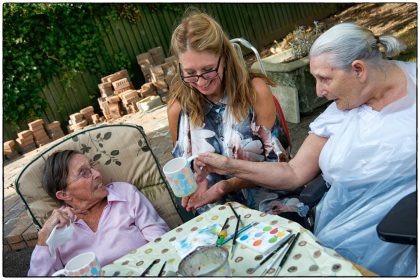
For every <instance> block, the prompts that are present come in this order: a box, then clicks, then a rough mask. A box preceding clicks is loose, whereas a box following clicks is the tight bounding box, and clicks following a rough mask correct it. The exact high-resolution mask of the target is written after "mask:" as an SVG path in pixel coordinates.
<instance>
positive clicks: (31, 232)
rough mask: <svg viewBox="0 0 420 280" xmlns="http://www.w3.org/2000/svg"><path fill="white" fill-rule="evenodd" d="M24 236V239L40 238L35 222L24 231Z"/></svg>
mask: <svg viewBox="0 0 420 280" xmlns="http://www.w3.org/2000/svg"><path fill="white" fill-rule="evenodd" d="M22 237H23V239H24V240H26V241H27V240H33V239H38V231H37V229H36V227H35V225H34V224H32V225H30V226H29V227H28V229H27V230H25V232H24V233H22Z"/></svg>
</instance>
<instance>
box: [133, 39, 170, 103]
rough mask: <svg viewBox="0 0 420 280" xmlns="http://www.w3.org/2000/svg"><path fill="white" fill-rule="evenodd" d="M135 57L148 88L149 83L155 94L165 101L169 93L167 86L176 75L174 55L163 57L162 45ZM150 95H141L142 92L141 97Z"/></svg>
mask: <svg viewBox="0 0 420 280" xmlns="http://www.w3.org/2000/svg"><path fill="white" fill-rule="evenodd" d="M136 58H137V63H138V64H139V66H140V68H141V71H142V73H143V76H144V78H145V80H146V84H148V87H149V88H150V87H151V86H150V84H153V86H154V89H155V91H156V94H157V95H159V96H160V98H161V100H162V101H163V102H165V103H166V102H167V100H168V95H169V87H170V86H171V84H172V80H173V78H174V77H175V75H176V69H177V65H178V62H177V60H176V59H175V57H174V56H170V57H166V58H165V54H164V52H163V49H162V47H156V48H153V49H150V50H149V51H148V52H146V53H141V54H139V55H137V57H136ZM142 88H143V87H142ZM150 95H151V94H148V95H143V92H142V97H143V98H144V97H147V96H150Z"/></svg>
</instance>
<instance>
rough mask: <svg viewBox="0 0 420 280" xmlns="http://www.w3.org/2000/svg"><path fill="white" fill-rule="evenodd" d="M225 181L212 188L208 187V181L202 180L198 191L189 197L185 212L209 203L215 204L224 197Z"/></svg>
mask: <svg viewBox="0 0 420 280" xmlns="http://www.w3.org/2000/svg"><path fill="white" fill-rule="evenodd" d="M226 184H228V183H227V181H225V180H222V181H219V182H217V183H216V184H214V185H213V186H212V187H210V188H209V187H208V181H207V180H204V181H202V182H200V183H199V189H197V191H196V192H195V193H194V194H193V195H191V196H190V197H189V199H188V200H187V202H186V207H185V208H186V210H187V211H191V210H195V209H197V208H200V207H201V206H204V205H206V204H209V203H213V202H216V201H218V200H220V199H222V198H223V196H224V195H225V192H224V189H225V187H226Z"/></svg>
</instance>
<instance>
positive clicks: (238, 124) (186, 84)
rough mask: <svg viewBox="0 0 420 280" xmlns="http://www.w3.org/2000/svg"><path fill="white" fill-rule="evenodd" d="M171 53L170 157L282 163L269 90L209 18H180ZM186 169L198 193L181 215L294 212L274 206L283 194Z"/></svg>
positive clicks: (284, 144)
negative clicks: (235, 205) (228, 206)
mask: <svg viewBox="0 0 420 280" xmlns="http://www.w3.org/2000/svg"><path fill="white" fill-rule="evenodd" d="M171 50H172V53H173V54H174V55H175V56H176V58H177V59H178V61H179V65H178V66H179V69H178V71H179V73H178V74H179V75H178V79H177V80H176V81H175V82H174V83H173V85H172V86H171V99H170V101H169V105H168V120H169V129H170V133H171V136H172V141H173V144H174V148H173V151H172V154H173V156H174V157H181V156H182V157H189V156H191V155H198V154H199V153H202V152H215V153H218V154H221V155H225V156H228V157H232V158H235V159H243V160H248V161H275V162H278V161H288V159H289V155H288V153H287V148H288V147H289V142H288V138H287V135H286V133H285V128H284V127H283V126H282V124H281V121H280V117H279V114H278V113H277V111H276V107H275V103H274V101H273V96H272V93H271V91H270V87H269V85H274V84H273V83H272V82H271V81H270V80H269V79H267V78H266V77H265V76H263V75H260V74H256V73H250V72H248V71H247V69H246V68H245V66H244V65H243V62H242V60H241V59H242V58H240V57H239V56H238V54H237V53H236V51H235V49H234V47H233V45H232V44H231V42H230V41H229V39H228V37H227V36H226V34H225V33H224V31H223V30H222V28H221V27H220V25H219V24H218V23H217V22H216V21H215V20H214V19H213V18H212V17H210V16H209V15H207V14H205V13H202V12H197V11H194V12H192V13H191V14H189V15H188V16H186V17H185V18H184V19H183V20H182V21H181V23H180V24H179V25H178V26H177V27H176V29H175V30H174V32H173V34H172V39H171ZM193 166H194V170H195V171H196V173H197V181H198V182H199V188H198V190H197V191H196V192H195V193H194V194H192V195H191V196H190V197H187V198H183V200H182V205H183V207H185V208H186V210H187V211H191V210H196V209H198V212H199V213H200V212H202V211H204V210H205V209H206V208H204V207H202V206H205V205H209V204H212V203H223V202H225V201H231V200H234V201H238V202H241V203H244V204H246V205H247V206H248V207H251V208H255V209H260V210H265V211H268V212H270V211H272V210H273V211H274V212H275V211H276V210H280V209H283V210H284V211H292V212H293V211H294V210H293V209H292V210H290V208H288V207H287V206H284V205H283V207H281V205H282V204H281V203H280V200H282V199H283V198H285V197H287V196H288V195H289V192H285V191H273V190H268V189H265V188H262V187H260V186H257V185H255V184H252V183H250V182H249V181H247V180H242V179H239V178H236V177H231V176H220V175H218V174H215V173H213V174H208V173H207V172H206V169H205V168H204V169H203V168H202V167H201V166H200V163H199V162H197V161H195V162H194V163H193ZM289 203H290V201H289ZM280 211H281V210H280ZM294 214H296V213H294Z"/></svg>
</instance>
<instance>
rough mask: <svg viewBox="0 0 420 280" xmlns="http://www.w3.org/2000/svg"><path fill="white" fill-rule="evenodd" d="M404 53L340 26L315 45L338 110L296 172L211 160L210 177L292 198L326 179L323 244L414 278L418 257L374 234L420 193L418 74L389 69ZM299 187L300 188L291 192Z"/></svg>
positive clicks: (325, 120) (300, 156)
mask: <svg viewBox="0 0 420 280" xmlns="http://www.w3.org/2000/svg"><path fill="white" fill-rule="evenodd" d="M404 47H405V46H404V45H403V44H401V43H400V42H399V41H398V40H397V39H396V38H395V37H393V36H379V37H377V36H375V35H374V34H373V33H372V32H371V31H370V30H368V29H366V28H364V27H361V26H359V25H357V24H354V23H341V24H338V25H336V26H334V27H332V28H331V29H329V30H327V31H326V32H325V33H324V34H322V35H321V36H320V37H319V38H318V39H317V40H316V41H315V42H314V44H313V46H312V48H311V51H310V54H309V58H310V70H311V73H312V75H313V76H314V77H315V79H316V93H317V95H318V96H319V97H325V98H327V99H328V100H331V101H334V102H333V103H332V104H331V105H329V107H328V108H327V109H326V110H325V112H324V113H322V114H321V115H320V116H319V117H318V118H317V119H315V121H314V122H312V123H311V124H310V132H309V135H308V137H307V138H306V139H305V141H304V143H303V144H302V146H301V148H300V149H299V151H298V152H297V154H296V156H295V157H294V158H293V159H292V160H291V161H289V162H278V163H273V162H270V163H268V162H258V163H255V162H252V163H251V162H247V161H241V160H234V159H231V158H226V157H223V156H220V155H216V154H212V153H205V154H202V155H200V157H199V158H198V160H199V161H200V162H201V163H204V164H205V165H206V168H205V169H207V170H208V171H212V172H218V173H221V174H231V175H233V176H236V177H238V178H242V179H246V180H250V181H252V182H255V183H257V184H260V185H264V186H266V187H267V188H272V189H290V188H295V187H298V186H301V185H304V184H306V183H308V182H309V181H310V180H311V179H313V178H314V177H315V176H316V175H317V174H318V173H319V172H320V171H321V172H322V174H323V177H324V179H325V181H326V182H327V185H328V186H329V191H328V192H327V193H326V194H325V195H324V197H323V199H322V200H321V202H320V203H319V204H318V206H317V208H316V221H315V230H314V233H315V235H316V236H317V237H318V239H319V241H320V242H321V244H323V245H324V246H327V247H330V248H333V249H335V250H336V251H337V252H339V253H340V254H341V255H343V256H344V257H346V258H348V259H350V260H352V261H353V262H355V263H358V264H360V265H362V266H364V267H366V268H368V269H370V270H371V271H373V272H376V273H378V274H379V275H382V276H397V275H399V276H407V275H416V247H415V246H413V245H411V246H410V245H402V244H395V243H388V242H385V241H382V240H380V239H379V237H378V235H377V232H376V226H377V224H378V223H379V222H380V221H381V220H382V218H383V217H384V216H385V214H386V213H387V212H388V211H389V210H390V209H391V208H392V207H393V206H394V205H395V204H396V203H397V202H398V201H399V200H400V199H401V198H403V197H404V196H406V195H407V194H409V193H412V192H414V191H416V64H415V63H407V62H402V61H395V60H389V59H388V58H389V57H393V56H395V55H397V54H399V53H400V52H401V51H402V50H403V49H404ZM291 186H292V187H291Z"/></svg>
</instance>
